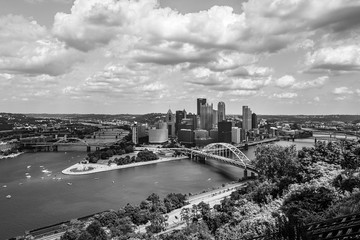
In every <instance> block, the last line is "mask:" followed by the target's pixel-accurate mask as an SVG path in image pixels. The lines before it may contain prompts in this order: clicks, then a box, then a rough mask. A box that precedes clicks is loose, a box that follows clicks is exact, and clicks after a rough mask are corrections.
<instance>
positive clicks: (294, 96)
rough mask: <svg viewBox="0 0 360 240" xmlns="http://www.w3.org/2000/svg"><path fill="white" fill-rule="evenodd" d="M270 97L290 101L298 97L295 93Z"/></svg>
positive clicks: (276, 94) (277, 94)
mask: <svg viewBox="0 0 360 240" xmlns="http://www.w3.org/2000/svg"><path fill="white" fill-rule="evenodd" d="M272 96H273V97H275V98H280V99H291V98H296V97H297V96H298V95H297V93H293V92H286V93H274V94H273V95H272Z"/></svg>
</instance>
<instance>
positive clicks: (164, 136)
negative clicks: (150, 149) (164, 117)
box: [149, 121, 168, 143]
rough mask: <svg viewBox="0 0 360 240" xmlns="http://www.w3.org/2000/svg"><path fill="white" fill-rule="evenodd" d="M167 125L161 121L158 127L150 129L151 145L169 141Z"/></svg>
mask: <svg viewBox="0 0 360 240" xmlns="http://www.w3.org/2000/svg"><path fill="white" fill-rule="evenodd" d="M167 126H168V125H167V123H164V122H162V121H159V122H158V123H157V124H156V127H153V128H151V129H149V143H164V142H167V141H168V129H167Z"/></svg>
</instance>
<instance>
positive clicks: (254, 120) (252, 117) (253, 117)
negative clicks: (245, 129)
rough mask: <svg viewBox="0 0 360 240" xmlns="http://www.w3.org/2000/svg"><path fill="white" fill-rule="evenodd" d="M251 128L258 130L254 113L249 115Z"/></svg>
mask: <svg viewBox="0 0 360 240" xmlns="http://www.w3.org/2000/svg"><path fill="white" fill-rule="evenodd" d="M251 128H252V129H254V128H258V124H257V115H256V113H253V114H252V115H251Z"/></svg>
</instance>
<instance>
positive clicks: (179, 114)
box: [175, 109, 186, 135]
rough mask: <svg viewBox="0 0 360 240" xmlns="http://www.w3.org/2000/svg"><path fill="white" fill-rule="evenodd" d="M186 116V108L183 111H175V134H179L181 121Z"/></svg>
mask: <svg viewBox="0 0 360 240" xmlns="http://www.w3.org/2000/svg"><path fill="white" fill-rule="evenodd" d="M184 118H186V111H185V109H184V110H182V111H176V113H175V135H177V133H178V131H179V130H180V128H179V126H180V124H181V121H182V120H183V119H184Z"/></svg>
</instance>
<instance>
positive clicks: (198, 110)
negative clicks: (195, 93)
mask: <svg viewBox="0 0 360 240" xmlns="http://www.w3.org/2000/svg"><path fill="white" fill-rule="evenodd" d="M205 104H206V98H198V99H197V115H198V116H200V107H201V106H202V105H205Z"/></svg>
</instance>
